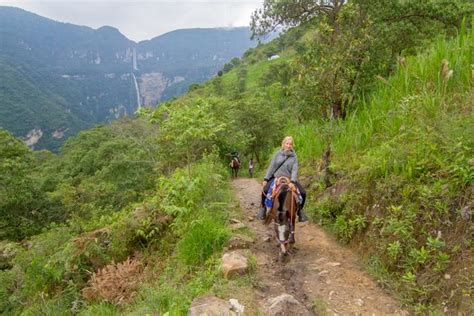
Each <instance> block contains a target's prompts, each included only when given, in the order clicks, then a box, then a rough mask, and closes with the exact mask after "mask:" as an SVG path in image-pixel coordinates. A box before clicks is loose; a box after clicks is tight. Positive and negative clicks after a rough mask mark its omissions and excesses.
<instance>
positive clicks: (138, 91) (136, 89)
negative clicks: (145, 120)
mask: <svg viewBox="0 0 474 316" xmlns="http://www.w3.org/2000/svg"><path fill="white" fill-rule="evenodd" d="M132 78H133V83H134V84H135V92H136V93H137V110H139V109H140V108H141V107H142V105H141V103H140V90H139V89H138V83H137V78H136V77H135V74H134V73H133V72H132Z"/></svg>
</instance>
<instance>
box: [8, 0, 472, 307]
mask: <svg viewBox="0 0 474 316" xmlns="http://www.w3.org/2000/svg"><path fill="white" fill-rule="evenodd" d="M473 10H474V6H473V4H472V2H466V1H452V0H451V1H445V0H426V1H388V2H381V1H375V0H357V1H351V2H350V3H346V1H343V0H332V1H326V2H324V4H320V3H319V2H315V1H286V0H285V1H279V0H266V1H264V5H263V8H262V9H259V10H257V11H256V12H254V14H253V16H252V25H251V26H252V30H253V34H254V36H257V37H258V36H263V35H265V34H267V33H268V32H271V31H273V30H274V29H275V28H278V27H283V28H285V31H284V32H283V33H282V34H281V35H280V36H279V37H278V38H277V39H275V40H273V41H271V42H270V43H267V44H261V45H258V46H257V47H256V48H253V49H250V50H248V51H247V52H246V53H245V54H244V55H243V57H242V58H235V59H233V60H232V61H231V62H229V63H227V64H226V65H225V66H224V67H223V68H222V70H221V71H220V72H219V74H218V76H216V77H215V78H213V79H211V80H209V81H207V82H205V83H203V84H195V85H192V86H191V87H190V88H189V92H188V93H187V94H185V95H183V96H181V97H179V98H176V99H174V100H173V101H169V102H165V103H162V104H161V105H160V106H159V107H158V108H157V109H155V110H152V109H142V110H141V111H139V112H138V113H137V117H136V118H134V119H127V120H121V121H117V122H114V123H113V124H110V125H105V126H100V127H97V128H94V129H91V130H87V131H85V132H82V133H80V134H79V135H78V136H77V137H74V138H71V139H70V140H68V141H67V142H66V144H65V145H64V146H63V147H62V148H61V151H60V153H59V154H58V155H55V154H52V153H50V152H48V151H35V152H32V151H30V150H29V149H28V148H27V147H26V146H25V145H24V144H23V143H21V141H19V140H18V139H15V138H14V137H13V136H12V135H10V134H9V133H7V132H6V131H2V132H1V133H0V158H1V163H0V169H1V170H0V175H1V176H0V215H1V217H0V218H1V222H0V238H2V241H1V242H0V251H1V252H0V254H1V256H0V260H1V261H0V269H1V270H0V312H2V313H6V314H25V315H30V314H31V315H36V314H68V313H71V314H78V315H99V314H100V315H105V314H107V315H122V314H126V315H143V314H152V313H154V312H158V313H160V314H161V313H169V314H170V315H175V314H176V315H181V314H186V313H187V310H188V308H189V306H190V304H191V301H192V300H193V299H194V298H195V297H198V296H200V295H204V294H215V295H219V296H221V297H232V295H236V294H235V293H239V295H240V297H239V298H240V299H243V300H244V301H245V300H246V299H248V301H251V299H250V298H249V296H250V295H251V294H249V293H251V290H252V288H255V287H258V286H259V283H258V280H257V279H255V274H253V273H252V269H256V267H255V265H256V264H255V258H254V259H253V261H252V260H251V263H250V265H251V269H250V272H249V274H248V275H246V276H243V277H241V278H238V279H237V280H235V279H234V280H229V279H227V278H225V277H224V276H223V275H222V273H221V271H220V270H219V258H220V256H221V254H222V252H223V250H224V247H225V246H226V245H227V243H228V241H229V239H230V238H231V237H232V236H233V235H234V234H235V232H233V231H231V230H230V228H229V225H228V222H229V219H230V218H232V217H234V216H235V214H236V209H237V205H236V202H235V200H234V198H233V197H232V196H231V194H230V189H229V185H228V181H227V180H228V179H229V175H228V170H226V166H227V157H228V153H229V152H231V151H232V150H235V149H237V150H239V151H240V153H241V157H242V160H243V163H244V164H246V163H247V161H248V159H250V158H251V157H253V158H255V159H256V161H257V171H258V172H260V173H262V170H263V169H265V167H266V164H267V162H268V159H269V158H270V157H271V153H272V152H273V151H274V150H275V149H276V148H277V147H278V146H279V142H280V140H281V138H282V137H283V136H285V135H288V134H289V135H293V136H294V138H295V144H296V152H297V154H298V158H299V162H300V175H299V178H300V181H301V182H302V183H303V185H304V186H305V187H306V189H307V191H308V197H309V202H308V205H307V208H306V209H307V213H309V215H310V217H311V220H312V221H313V222H315V223H317V224H319V225H321V226H323V227H324V228H326V229H327V230H328V231H329V232H331V233H333V234H334V236H336V237H337V238H338V240H339V241H340V242H341V243H343V244H346V245H347V247H350V248H352V249H353V250H354V251H355V252H356V253H358V254H359V255H360V258H361V264H363V265H364V266H365V267H366V269H367V271H369V273H371V274H372V275H373V276H374V277H375V278H377V280H378V282H379V284H380V286H381V287H383V288H385V289H386V290H387V291H390V292H391V293H394V295H395V296H396V297H397V298H399V300H400V301H401V302H402V303H403V304H404V305H405V306H406V307H407V309H408V310H410V311H411V312H412V313H414V314H429V313H433V314H443V313H445V314H456V313H464V314H470V313H472V312H473V309H474V306H473V305H472V296H473V291H472V289H473V284H472V282H473V277H472V276H473V274H474V254H473V245H472V232H473V227H474V226H473V216H472V208H473V204H472V201H473V182H474V162H473V157H474V144H473V139H474V114H473V109H474V90H473V86H474V29H473V28H472V26H473V23H474V19H473V13H474V11H473ZM255 211H256V210H255ZM240 233H243V234H247V235H249V234H251V233H250V232H248V231H245V230H244V231H241V232H240ZM314 302H315V303H314V304H313V312H315V313H317V312H318V311H319V309H318V308H317V307H318V304H317V303H318V301H317V298H316V297H315V298H314ZM250 312H251V313H252V312H254V311H250ZM255 314H258V311H255Z"/></svg>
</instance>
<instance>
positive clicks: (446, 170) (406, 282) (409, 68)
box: [288, 27, 474, 313]
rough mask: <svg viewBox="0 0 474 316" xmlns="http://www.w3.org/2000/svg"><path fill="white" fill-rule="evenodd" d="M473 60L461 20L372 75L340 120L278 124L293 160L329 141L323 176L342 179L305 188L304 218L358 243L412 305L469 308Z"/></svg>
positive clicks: (472, 44)
mask: <svg viewBox="0 0 474 316" xmlns="http://www.w3.org/2000/svg"><path fill="white" fill-rule="evenodd" d="M446 61H447V62H448V63H446ZM473 64H474V30H473V29H469V30H468V29H466V28H465V27H462V28H461V30H460V31H459V34H458V36H457V37H455V38H453V39H451V40H445V39H444V38H440V39H439V40H438V41H436V43H435V44H434V45H433V46H432V47H430V48H428V49H427V50H426V52H424V53H422V54H420V55H418V56H411V57H407V58H406V62H405V63H403V64H400V65H398V69H397V70H396V72H395V73H394V74H393V75H392V76H391V77H390V78H378V79H374V80H378V81H379V82H378V87H377V89H376V91H375V92H374V93H373V94H372V95H370V96H366V97H365V98H363V99H361V101H360V102H359V104H358V106H357V109H356V110H355V111H354V112H352V113H350V114H349V115H348V117H347V118H346V119H345V120H337V121H334V122H322V121H313V122H310V123H308V124H305V125H304V126H298V125H292V126H290V127H289V128H288V130H289V133H290V134H292V135H294V136H295V140H296V148H297V152H298V156H299V157H300V159H301V160H302V162H303V165H307V166H313V165H314V163H313V160H314V159H315V157H318V158H319V157H321V155H322V154H323V152H324V151H325V149H326V148H327V146H328V145H329V144H330V146H331V149H332V155H331V166H330V168H331V169H332V171H333V173H332V174H333V176H332V177H333V178H332V181H331V182H332V183H333V184H334V183H335V184H338V183H341V184H343V185H342V186H341V188H343V189H342V191H341V192H340V193H336V194H332V195H331V194H328V193H327V192H325V191H324V190H322V189H321V188H324V184H320V185H316V186H313V188H316V189H314V190H313V192H309V194H308V195H309V206H308V210H309V212H310V213H311V215H312V216H313V218H315V219H319V220H320V222H321V223H323V224H326V225H328V227H329V228H330V229H332V230H333V231H334V233H335V234H336V235H337V236H338V237H339V238H340V239H341V240H342V241H344V242H351V241H353V240H358V241H359V242H358V245H359V246H361V245H362V246H361V247H362V248H363V250H364V254H366V255H367V259H369V258H370V260H369V261H371V264H370V266H371V267H376V269H377V270H378V271H375V274H377V275H379V276H382V277H383V279H384V282H387V284H389V285H390V286H391V287H392V288H393V289H395V290H396V291H397V292H398V293H399V294H400V296H401V297H402V298H403V299H404V301H405V302H406V303H408V304H410V305H411V306H412V307H413V308H414V310H415V311H417V312H423V313H425V312H428V311H429V310H430V309H431V308H433V307H432V306H438V307H439V306H440V304H441V302H444V304H445V305H446V308H448V310H449V311H456V310H459V311H466V310H468V309H469V307H467V305H468V303H467V302H466V297H468V296H466V295H472V288H471V290H470V285H469V282H467V281H466V280H467V279H468V275H469V273H474V271H473V267H472V262H473V261H474V258H473V252H472V241H470V238H469V237H468V236H469V223H468V222H466V221H465V219H463V217H462V216H461V213H462V212H461V209H463V208H465V207H466V205H467V206H469V205H470V204H469V202H467V201H469V200H472V192H471V191H470V189H469V188H472V185H473V184H474V166H473V162H472V157H474V113H473V110H474V90H473V86H474V73H473V68H472V67H473V66H472V65H473ZM443 65H444V66H443ZM446 65H448V67H446ZM443 67H444V70H443ZM309 169H310V168H309ZM305 170H307V169H305ZM310 172H314V171H313V170H311V171H310ZM318 188H319V189H318ZM336 192H338V191H336ZM470 192H471V193H470ZM375 262H376V264H374V263H375ZM448 272H449V273H448ZM445 275H448V277H449V280H450V281H448V277H445ZM387 279H389V280H387ZM447 293H451V294H450V295H448V294H447ZM466 293H467V294H466ZM469 293H470V294H469Z"/></svg>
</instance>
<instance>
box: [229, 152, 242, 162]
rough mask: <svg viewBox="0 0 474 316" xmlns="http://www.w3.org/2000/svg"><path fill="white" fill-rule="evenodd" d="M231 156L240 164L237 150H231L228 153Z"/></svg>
mask: <svg viewBox="0 0 474 316" xmlns="http://www.w3.org/2000/svg"><path fill="white" fill-rule="evenodd" d="M230 155H231V157H232V158H237V161H238V162H239V164H240V154H239V152H238V151H237V150H233V151H232V152H231V153H230Z"/></svg>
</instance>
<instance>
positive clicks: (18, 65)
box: [0, 7, 256, 150]
mask: <svg viewBox="0 0 474 316" xmlns="http://www.w3.org/2000/svg"><path fill="white" fill-rule="evenodd" d="M0 44H1V45H0V127H1V128H5V129H7V130H9V131H11V132H12V133H13V134H14V135H15V136H18V137H22V138H23V139H24V140H25V141H26V142H27V144H28V145H30V146H31V147H34V148H35V149H41V148H48V149H53V150H55V149H57V148H58V147H59V145H60V144H62V143H63V142H64V140H65V139H66V138H67V137H68V136H71V135H74V134H76V133H77V132H78V131H80V130H82V129H85V128H88V127H91V126H93V125H95V124H99V123H102V122H108V121H111V120H113V119H116V118H119V117H121V116H124V115H129V114H133V113H134V112H135V111H136V109H137V108H138V107H139V106H156V104H157V103H158V102H160V101H164V100H167V99H169V98H171V97H173V96H176V95H178V94H180V93H182V92H185V91H186V90H187V87H188V86H189V84H191V83H200V82H203V81H206V80H207V79H209V78H210V77H212V76H213V75H214V74H216V73H217V71H218V70H219V69H221V68H222V66H223V65H224V64H225V63H226V62H227V61H229V60H230V59H232V58H234V57H240V56H241V55H242V54H243V53H244V52H245V51H246V50H247V49H248V48H250V47H253V46H255V45H256V42H254V41H251V40H250V30H249V28H248V27H238V28H211V29H183V30H176V31H173V32H169V33H166V34H164V35H161V36H158V37H155V38H153V39H151V40H147V41H141V42H139V43H136V42H134V41H131V40H129V39H127V38H126V37H125V36H124V35H123V34H121V33H120V31H119V30H117V29H116V28H113V27H110V26H103V27H101V28H98V29H96V30H95V29H92V28H90V27H86V26H78V25H73V24H69V23H61V22H57V21H53V20H50V19H47V18H44V17H41V16H39V15H37V14H33V13H30V12H27V11H25V10H22V9H18V8H14V7H0Z"/></svg>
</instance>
